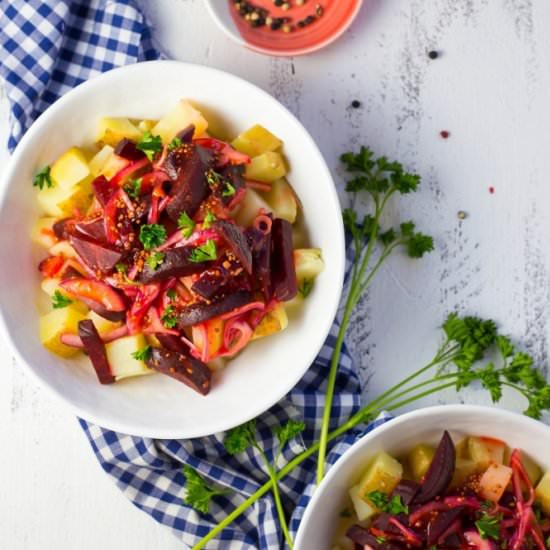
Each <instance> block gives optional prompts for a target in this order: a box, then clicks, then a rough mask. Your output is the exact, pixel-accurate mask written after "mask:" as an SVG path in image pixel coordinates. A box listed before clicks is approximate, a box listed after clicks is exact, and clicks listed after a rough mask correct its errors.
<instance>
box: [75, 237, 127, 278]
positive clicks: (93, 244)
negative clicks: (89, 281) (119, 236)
mask: <svg viewBox="0 0 550 550" xmlns="http://www.w3.org/2000/svg"><path fill="white" fill-rule="evenodd" d="M69 241H70V243H71V245H72V246H73V248H74V249H75V250H76V253H77V254H78V255H79V256H80V258H81V259H82V261H83V262H84V263H85V264H86V265H87V266H88V267H89V268H90V269H91V270H92V271H94V272H97V271H101V272H107V271H111V270H112V269H114V267H115V265H116V264H117V263H118V262H120V260H121V259H122V253H121V252H120V251H119V250H117V249H116V248H114V247H110V246H108V245H106V244H101V243H98V242H97V241H93V240H91V239H86V238H85V237H76V236H74V235H71V236H70V237H69Z"/></svg>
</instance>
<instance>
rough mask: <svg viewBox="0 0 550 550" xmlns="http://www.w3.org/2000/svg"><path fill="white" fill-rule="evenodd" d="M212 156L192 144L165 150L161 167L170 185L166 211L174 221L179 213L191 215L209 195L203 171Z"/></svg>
mask: <svg viewBox="0 0 550 550" xmlns="http://www.w3.org/2000/svg"><path fill="white" fill-rule="evenodd" d="M212 158H213V157H212V154H211V153H210V152H209V151H207V150H206V149H203V148H202V147H197V146H195V145H192V144H185V145H183V146H182V147H179V148H178V149H174V150H173V151H170V152H169V153H168V155H167V157H166V161H165V162H164V169H165V170H166V172H167V174H168V176H169V177H170V179H171V180H172V182H173V185H172V189H171V190H170V197H171V200H170V202H169V203H168V206H167V207H166V212H167V214H168V216H169V217H170V218H171V219H172V220H174V221H177V219H178V217H179V216H180V214H181V213H182V212H186V213H187V214H188V215H189V216H191V217H192V216H194V214H195V213H196V212H197V210H198V209H199V207H200V205H201V203H202V202H203V201H204V200H205V199H206V198H207V197H208V195H209V194H210V187H209V186H208V183H207V181H206V173H207V172H208V170H209V168H210V164H211V160H212Z"/></svg>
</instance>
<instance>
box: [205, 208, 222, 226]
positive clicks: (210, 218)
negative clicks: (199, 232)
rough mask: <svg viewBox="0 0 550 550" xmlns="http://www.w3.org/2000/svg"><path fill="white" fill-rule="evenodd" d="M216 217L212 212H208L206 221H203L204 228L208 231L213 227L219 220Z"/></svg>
mask: <svg viewBox="0 0 550 550" xmlns="http://www.w3.org/2000/svg"><path fill="white" fill-rule="evenodd" d="M217 219H218V218H216V216H215V215H214V214H213V213H212V211H211V210H207V211H206V216H204V220H202V228H203V229H208V228H209V227H212V224H213V223H214V222H215V221H216V220H217Z"/></svg>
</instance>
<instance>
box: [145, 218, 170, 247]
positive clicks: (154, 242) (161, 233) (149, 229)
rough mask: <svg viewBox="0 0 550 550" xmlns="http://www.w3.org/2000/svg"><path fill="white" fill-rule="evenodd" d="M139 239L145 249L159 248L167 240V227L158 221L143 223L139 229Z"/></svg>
mask: <svg viewBox="0 0 550 550" xmlns="http://www.w3.org/2000/svg"><path fill="white" fill-rule="evenodd" d="M139 240H140V241H141V244H142V245H143V248H145V250H152V249H153V248H157V246H160V245H161V244H162V243H163V242H164V241H165V240H166V229H165V227H164V226H163V225H160V224H158V223H152V224H149V225H142V226H141V229H140V230H139Z"/></svg>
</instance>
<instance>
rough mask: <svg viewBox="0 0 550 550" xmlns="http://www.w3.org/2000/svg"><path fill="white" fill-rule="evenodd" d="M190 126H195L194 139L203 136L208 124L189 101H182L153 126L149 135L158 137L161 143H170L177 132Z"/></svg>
mask: <svg viewBox="0 0 550 550" xmlns="http://www.w3.org/2000/svg"><path fill="white" fill-rule="evenodd" d="M190 124H193V125H194V126H195V133H194V137H198V136H200V135H201V134H204V132H206V129H207V128H208V122H207V120H206V119H205V118H204V117H203V116H202V114H201V113H200V111H197V109H195V108H194V107H193V105H191V103H189V101H187V100H186V99H182V100H181V101H180V102H179V103H178V104H177V105H176V106H175V107H174V108H173V109H172V110H171V111H168V112H167V113H166V114H165V115H164V116H163V117H162V118H161V119H160V120H159V121H158V122H157V123H156V124H155V126H153V129H152V130H151V133H152V134H153V135H156V136H160V137H161V138H162V141H163V143H170V142H171V141H172V140H173V139H174V137H175V136H176V134H177V133H178V132H181V130H183V129H185V128H187V126H189V125H190Z"/></svg>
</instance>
